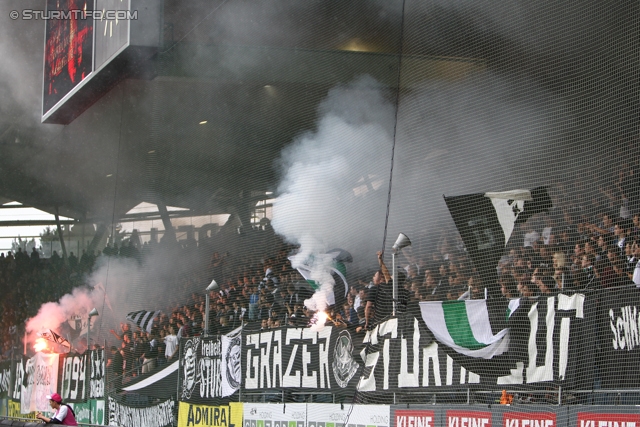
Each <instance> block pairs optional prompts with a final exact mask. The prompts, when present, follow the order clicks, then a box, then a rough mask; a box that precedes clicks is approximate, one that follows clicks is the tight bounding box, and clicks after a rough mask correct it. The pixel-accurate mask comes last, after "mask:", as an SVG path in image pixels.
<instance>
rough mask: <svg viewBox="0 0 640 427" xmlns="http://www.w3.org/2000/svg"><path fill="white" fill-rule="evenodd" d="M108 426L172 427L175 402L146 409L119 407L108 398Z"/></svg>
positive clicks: (171, 401)
mask: <svg viewBox="0 0 640 427" xmlns="http://www.w3.org/2000/svg"><path fill="white" fill-rule="evenodd" d="M108 399H109V425H118V426H123V427H165V426H169V425H173V421H174V420H173V411H174V408H175V402H174V401H173V400H171V399H169V400H166V401H164V402H162V403H160V404H158V405H154V406H149V407H146V408H132V407H130V406H125V405H121V404H119V403H118V402H116V401H115V400H114V399H113V398H111V397H109V398H108Z"/></svg>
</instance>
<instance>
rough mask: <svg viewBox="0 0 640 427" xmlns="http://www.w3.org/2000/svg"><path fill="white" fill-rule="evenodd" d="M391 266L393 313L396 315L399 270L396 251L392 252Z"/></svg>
mask: <svg viewBox="0 0 640 427" xmlns="http://www.w3.org/2000/svg"><path fill="white" fill-rule="evenodd" d="M391 268H392V269H393V273H392V277H393V313H392V315H393V316H395V315H396V301H397V300H398V272H397V271H396V252H395V251H393V252H392V253H391Z"/></svg>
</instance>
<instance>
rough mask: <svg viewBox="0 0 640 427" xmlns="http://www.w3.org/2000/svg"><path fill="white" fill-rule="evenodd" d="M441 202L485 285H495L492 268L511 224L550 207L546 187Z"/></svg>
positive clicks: (507, 239)
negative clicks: (447, 210)
mask: <svg viewBox="0 0 640 427" xmlns="http://www.w3.org/2000/svg"><path fill="white" fill-rule="evenodd" d="M444 200H445V202H446V204H447V208H448V209H449V212H450V213H451V217H452V218H453V221H454V223H455V224H456V228H457V229H458V232H459V233H460V237H462V241H463V242H464V245H465V247H466V249H467V251H468V253H469V257H470V258H471V261H473V264H474V265H475V267H476V269H477V270H478V272H479V273H480V275H481V277H482V278H483V280H484V281H485V283H495V282H496V280H495V276H496V267H497V266H498V262H499V261H500V257H501V256H502V255H503V254H504V249H505V246H506V245H507V243H508V242H509V238H510V237H511V234H512V233H513V230H514V228H515V225H516V224H522V223H524V222H526V221H527V220H528V219H529V218H531V217H532V216H533V215H535V214H537V213H541V212H547V211H548V210H549V209H550V208H551V207H552V203H551V198H550V197H549V193H548V192H547V187H537V188H535V189H533V190H512V191H504V192H491V193H476V194H466V195H462V196H453V197H445V198H444Z"/></svg>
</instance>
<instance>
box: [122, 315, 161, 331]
mask: <svg viewBox="0 0 640 427" xmlns="http://www.w3.org/2000/svg"><path fill="white" fill-rule="evenodd" d="M158 314H160V310H157V311H145V310H140V311H134V312H132V313H129V314H127V321H128V322H131V323H133V324H135V325H137V326H138V327H139V328H140V329H142V330H143V331H147V332H149V333H150V332H151V327H152V326H153V319H155V318H156V317H158Z"/></svg>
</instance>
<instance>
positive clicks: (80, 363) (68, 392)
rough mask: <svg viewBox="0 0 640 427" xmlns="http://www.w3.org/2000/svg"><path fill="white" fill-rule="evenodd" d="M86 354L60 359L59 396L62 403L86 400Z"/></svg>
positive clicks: (69, 355) (70, 355) (68, 355)
mask: <svg viewBox="0 0 640 427" xmlns="http://www.w3.org/2000/svg"><path fill="white" fill-rule="evenodd" d="M87 358H88V357H87V353H86V352H85V353H84V354H67V355H66V356H65V357H64V358H61V359H62V363H61V364H62V366H61V371H62V375H61V378H60V396H62V400H63V401H64V402H74V403H76V402H84V401H85V400H86V398H87Z"/></svg>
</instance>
